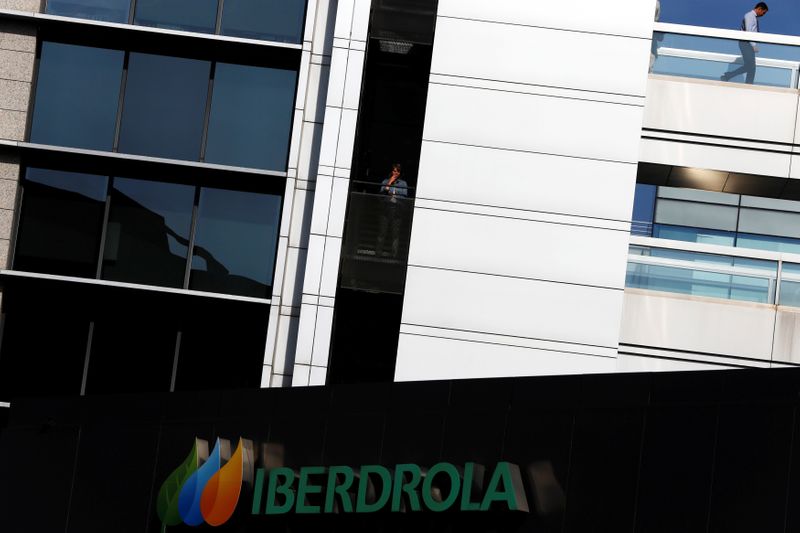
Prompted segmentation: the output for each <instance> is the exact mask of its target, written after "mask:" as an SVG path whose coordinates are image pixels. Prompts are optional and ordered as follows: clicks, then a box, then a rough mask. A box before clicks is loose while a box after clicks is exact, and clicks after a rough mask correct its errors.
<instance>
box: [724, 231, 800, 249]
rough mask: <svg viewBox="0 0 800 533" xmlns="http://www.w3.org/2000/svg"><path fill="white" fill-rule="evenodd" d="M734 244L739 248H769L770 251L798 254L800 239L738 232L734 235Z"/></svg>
mask: <svg viewBox="0 0 800 533" xmlns="http://www.w3.org/2000/svg"><path fill="white" fill-rule="evenodd" d="M736 246H737V247H739V248H755V249H757V250H769V251H770V252H782V253H790V254H800V239H790V238H788V237H772V236H770V235H748V234H746V233H739V234H737V235H736Z"/></svg>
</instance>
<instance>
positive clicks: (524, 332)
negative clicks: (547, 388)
mask: <svg viewBox="0 0 800 533" xmlns="http://www.w3.org/2000/svg"><path fill="white" fill-rule="evenodd" d="M622 294H623V293H622V291H621V290H613V289H601V288H595V287H585V286H578V285H569V284H565V283H552V282H546V281H531V280H524V279H516V278H505V277H499V276H490V275H482V274H473V273H467V272H453V271H446V270H435V269H429V268H419V267H413V266H409V268H408V273H407V278H406V292H405V300H404V305H403V319H402V322H403V323H404V324H417V325H425V326H433V327H441V328H450V329H457V330H467V331H479V332H486V333H496V334H500V335H509V336H519V337H526V338H536V339H550V340H558V341H562V342H572V343H581V344H590V345H596V346H607V347H616V346H617V342H618V338H619V318H620V313H621V310H622Z"/></svg>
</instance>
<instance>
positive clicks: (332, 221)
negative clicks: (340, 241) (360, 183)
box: [327, 178, 350, 237]
mask: <svg viewBox="0 0 800 533" xmlns="http://www.w3.org/2000/svg"><path fill="white" fill-rule="evenodd" d="M349 183H350V182H349V180H345V179H341V178H333V190H332V191H331V207H330V214H329V216H328V230H327V234H328V235H331V236H333V237H342V236H343V235H342V233H343V231H344V215H345V211H346V210H347V189H348V187H349Z"/></svg>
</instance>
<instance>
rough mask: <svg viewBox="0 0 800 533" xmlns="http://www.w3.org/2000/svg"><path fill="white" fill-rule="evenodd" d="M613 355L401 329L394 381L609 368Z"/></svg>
mask: <svg viewBox="0 0 800 533" xmlns="http://www.w3.org/2000/svg"><path fill="white" fill-rule="evenodd" d="M615 367H616V359H614V358H609V357H596V356H591V355H575V354H570V353H563V352H558V351H547V350H536V349H531V348H522V347H517V346H503V345H492V344H484V343H478V342H469V341H461V340H454V339H441V338H436V337H422V336H418V335H408V334H404V333H401V334H400V341H399V345H398V348H397V364H396V366H395V378H394V379H395V381H424V380H433V379H468V378H490V377H506V376H546V375H558V374H590V373H606V372H613V371H614V370H615Z"/></svg>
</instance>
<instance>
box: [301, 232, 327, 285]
mask: <svg viewBox="0 0 800 533" xmlns="http://www.w3.org/2000/svg"><path fill="white" fill-rule="evenodd" d="M324 253H325V237H323V236H321V235H311V236H310V237H309V239H308V256H307V259H306V273H305V276H304V279H303V292H304V293H306V294H319V284H320V278H321V276H322V258H323V254H324Z"/></svg>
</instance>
